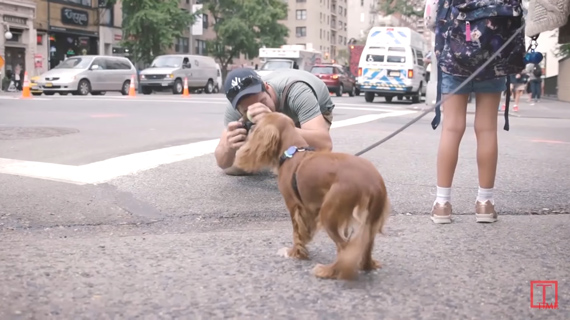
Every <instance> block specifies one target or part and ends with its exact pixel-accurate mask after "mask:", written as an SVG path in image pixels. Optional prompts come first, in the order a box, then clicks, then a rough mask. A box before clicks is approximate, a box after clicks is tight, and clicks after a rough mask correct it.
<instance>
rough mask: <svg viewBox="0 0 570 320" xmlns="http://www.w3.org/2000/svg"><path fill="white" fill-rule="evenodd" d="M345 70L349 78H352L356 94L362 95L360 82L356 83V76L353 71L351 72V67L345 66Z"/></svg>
mask: <svg viewBox="0 0 570 320" xmlns="http://www.w3.org/2000/svg"><path fill="white" fill-rule="evenodd" d="M344 72H345V73H346V75H347V77H348V79H349V80H350V82H351V83H352V85H353V86H354V95H355V96H359V95H360V88H359V87H358V84H357V83H356V77H355V76H354V75H353V74H352V72H350V67H348V66H345V67H344Z"/></svg>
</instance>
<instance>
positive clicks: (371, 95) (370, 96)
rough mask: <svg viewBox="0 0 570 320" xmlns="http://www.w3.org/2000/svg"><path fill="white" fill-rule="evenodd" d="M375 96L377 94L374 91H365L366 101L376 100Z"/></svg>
mask: <svg viewBox="0 0 570 320" xmlns="http://www.w3.org/2000/svg"><path fill="white" fill-rule="evenodd" d="M375 96H376V95H375V94H374V92H365V93H364V100H365V101H366V102H372V101H374V97H375Z"/></svg>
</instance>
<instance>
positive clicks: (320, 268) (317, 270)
mask: <svg viewBox="0 0 570 320" xmlns="http://www.w3.org/2000/svg"><path fill="white" fill-rule="evenodd" d="M313 274H314V275H315V276H316V277H317V278H321V279H336V278H337V276H338V275H337V272H336V269H335V268H334V267H333V266H332V265H324V264H317V265H316V266H315V267H314V268H313Z"/></svg>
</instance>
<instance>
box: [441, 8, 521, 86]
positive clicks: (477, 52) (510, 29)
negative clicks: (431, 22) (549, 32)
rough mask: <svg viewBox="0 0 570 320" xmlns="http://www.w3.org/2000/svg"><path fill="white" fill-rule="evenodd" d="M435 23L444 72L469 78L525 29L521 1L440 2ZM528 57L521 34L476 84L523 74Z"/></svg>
mask: <svg viewBox="0 0 570 320" xmlns="http://www.w3.org/2000/svg"><path fill="white" fill-rule="evenodd" d="M435 23H436V32H435V48H434V51H435V53H436V55H437V60H438V63H439V66H440V68H441V70H442V72H444V73H447V74H451V75H454V76H459V77H469V76H471V75H472V74H473V73H474V72H475V71H476V70H477V68H478V67H479V66H481V65H482V64H483V63H485V62H486V61H487V60H488V58H489V57H490V56H491V55H493V54H494V53H495V52H497V51H498V50H499V48H500V47H501V46H502V45H503V44H504V43H505V42H506V41H507V39H509V38H510V37H511V36H512V35H513V34H514V33H515V32H516V31H517V29H519V28H520V27H521V26H522V23H523V10H522V6H521V0H439V5H438V10H437V18H436V21H435ZM525 54H526V48H525V39H524V32H520V33H518V34H517V36H516V38H515V39H514V41H512V42H511V43H509V45H508V46H507V47H506V48H505V49H504V50H503V51H502V52H501V54H500V55H499V56H497V57H496V58H495V59H494V60H493V62H491V63H490V64H489V65H488V66H487V67H486V68H485V70H483V71H481V72H480V73H479V74H478V75H477V76H476V77H475V80H487V79H492V78H497V77H501V76H506V75H509V74H516V73H518V72H520V71H521V70H523V69H524V68H525V64H524V56H525Z"/></svg>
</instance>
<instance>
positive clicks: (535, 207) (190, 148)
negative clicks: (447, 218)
mask: <svg viewBox="0 0 570 320" xmlns="http://www.w3.org/2000/svg"><path fill="white" fill-rule="evenodd" d="M333 100H334V101H335V103H336V105H337V109H336V111H335V122H336V123H338V124H340V125H339V127H336V128H334V129H333V130H332V135H333V142H334V148H335V151H340V152H349V153H355V152H357V151H359V150H361V149H363V148H365V147H366V146H368V145H370V144H371V143H373V142H375V141H377V140H379V139H381V138H383V137H384V136H386V135H388V134H389V133H391V132H392V131H394V130H396V129H398V128H399V127H401V126H402V125H403V124H405V123H406V122H408V121H410V120H411V119H413V118H414V117H416V116H417V115H418V114H419V113H418V109H421V108H422V107H424V105H423V104H418V105H410V104H408V103H406V102H402V103H393V104H386V103H384V102H380V101H378V102H375V103H372V104H367V103H365V102H364V98H363V97H354V98H349V97H341V98H336V97H334V98H333ZM378 100H381V99H378ZM223 108H224V100H223V96H221V95H205V94H196V95H192V96H191V97H190V98H183V97H174V96H169V95H152V96H137V97H135V98H124V97H121V96H115V95H108V96H104V97H58V96H53V97H43V96H42V97H40V98H34V99H31V100H21V99H17V98H14V97H11V96H0V244H1V245H0V319H139V318H140V319H222V318H223V319H227V318H233V319H361V318H362V319H569V318H570V222H569V215H568V213H569V212H570V197H569V194H570V167H569V165H568V158H569V156H570V105H568V104H562V103H557V102H552V101H544V102H542V103H541V104H540V105H539V106H533V107H531V106H530V105H527V104H524V103H523V104H521V110H520V111H519V112H518V113H517V114H513V116H512V117H511V131H509V132H505V131H502V130H501V131H500V132H499V137H500V160H499V168H498V177H497V183H496V196H495V199H496V202H497V209H498V210H499V212H500V216H499V222H498V223H495V224H492V225H481V224H476V223H475V218H474V216H473V205H474V201H475V196H476V192H477V174H476V173H477V169H476V160H475V137H474V134H473V131H472V122H473V118H472V115H469V128H468V132H467V133H466V135H465V137H464V140H463V143H462V147H461V157H460V161H459V165H458V169H457V173H456V178H455V183H454V189H453V193H452V200H453V204H454V210H455V212H456V214H457V216H456V219H455V221H454V223H453V224H451V225H434V224H432V223H431V220H429V216H428V214H429V211H430V206H431V203H432V201H433V198H434V193H435V187H434V183H435V160H436V151H437V144H438V138H439V129H438V130H437V131H434V130H432V129H431V127H430V125H429V123H430V121H431V118H432V114H429V115H428V116H426V117H425V118H423V119H422V120H420V121H419V122H418V123H416V124H415V125H413V126H411V127H410V128H408V129H407V130H406V131H404V132H402V133H401V134H399V135H397V136H396V137H394V138H393V139H392V140H390V141H388V142H386V143H385V144H383V145H382V146H380V147H378V148H376V149H374V150H372V151H370V152H368V153H366V154H365V155H363V156H364V157H366V158H368V159H370V160H371V161H373V162H374V163H375V164H376V165H377V167H378V169H379V170H380V172H381V173H382V175H383V176H384V178H385V180H386V183H387V186H388V190H389V195H390V197H391V200H392V205H393V215H392V217H391V218H390V220H389V222H388V227H387V234H386V235H385V236H379V237H377V239H376V248H375V251H374V256H375V257H376V258H377V259H378V260H380V261H381V262H382V264H383V268H382V269H380V270H379V271H376V272H373V273H370V274H362V275H361V277H360V278H359V280H357V281H355V282H343V281H326V280H318V279H316V278H314V277H313V276H312V275H311V273H310V271H311V269H312V268H313V266H314V265H315V264H316V263H328V262H330V261H332V259H333V258H334V253H335V249H334V245H333V243H332V241H331V240H330V239H328V238H327V237H326V236H325V235H324V234H320V235H318V236H317V238H316V239H315V241H314V242H313V243H312V244H311V245H310V247H309V250H310V252H311V260H310V261H303V262H298V261H293V260H289V259H285V258H282V257H280V256H278V255H277V251H278V250H279V249H280V248H281V247H283V246H286V245H289V244H290V243H291V223H290V221H289V216H288V213H287V211H286V209H285V207H284V204H283V201H282V199H281V196H280V194H279V192H278V190H277V186H276V183H275V178H274V176H272V175H270V174H266V175H258V176H252V177H228V176H225V175H223V174H221V172H220V170H219V169H218V168H217V167H216V165H215V161H214V157H213V155H212V153H211V152H212V151H213V149H212V148H213V146H215V139H217V138H218V137H219V132H220V130H221V128H222V125H223V120H222V113H223ZM473 108H474V107H470V110H473ZM378 115H381V116H378ZM375 117H376V118H375ZM355 119H356V120H355ZM371 119H375V120H373V121H370V120H371ZM499 121H500V123H501V124H502V121H503V120H502V117H501V118H500V119H499ZM203 141H205V142H203ZM533 280H555V281H558V283H557V286H556V289H557V299H558V309H556V310H539V309H534V308H530V304H531V297H530V295H531V293H530V292H531V283H530V281H533ZM545 292H546V296H545V299H546V300H545V301H546V302H549V303H550V302H553V301H554V300H555V298H554V296H555V294H554V290H553V288H547V289H546V291H545ZM542 297H543V296H542V289H541V288H539V287H536V285H535V287H534V297H533V301H534V302H535V303H537V301H538V302H541V301H542Z"/></svg>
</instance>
